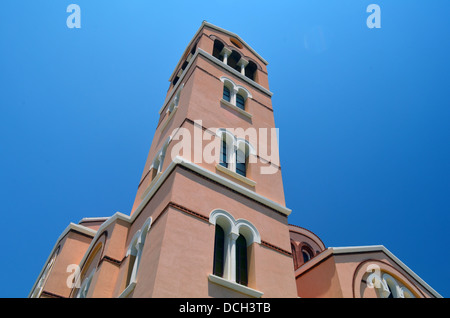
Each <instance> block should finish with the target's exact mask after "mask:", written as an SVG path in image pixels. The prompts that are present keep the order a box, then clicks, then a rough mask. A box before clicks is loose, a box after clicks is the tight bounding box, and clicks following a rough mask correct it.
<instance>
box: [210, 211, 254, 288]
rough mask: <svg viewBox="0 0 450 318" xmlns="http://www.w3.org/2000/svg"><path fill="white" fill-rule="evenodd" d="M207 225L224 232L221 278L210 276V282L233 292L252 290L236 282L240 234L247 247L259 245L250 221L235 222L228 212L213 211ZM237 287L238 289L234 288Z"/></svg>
mask: <svg viewBox="0 0 450 318" xmlns="http://www.w3.org/2000/svg"><path fill="white" fill-rule="evenodd" d="M209 223H210V224H212V225H214V226H216V224H219V225H220V226H221V227H222V228H223V230H224V232H225V233H224V234H225V246H224V250H225V255H224V273H223V277H217V276H216V275H213V274H211V275H210V276H209V278H210V280H211V279H212V281H214V282H215V283H218V284H221V285H224V286H225V287H228V288H232V289H235V290H236V288H238V289H239V291H240V292H243V291H247V292H248V291H249V290H253V289H252V288H249V287H247V286H244V285H241V284H238V283H237V282H236V240H237V238H238V237H239V235H240V234H242V235H243V236H244V237H245V239H246V241H247V247H248V246H250V245H252V244H253V243H257V244H261V236H260V234H259V231H258V230H257V229H256V227H255V226H254V225H253V224H252V223H251V222H250V221H247V220H245V219H237V220H236V219H235V218H234V217H233V216H232V215H231V214H230V213H229V212H227V211H225V210H222V209H215V210H213V211H212V212H211V213H210V214H209ZM237 285H239V286H240V287H236V286H237ZM233 286H234V287H233ZM258 293H260V292H258ZM261 295H262V293H261ZM259 297H260V296H259Z"/></svg>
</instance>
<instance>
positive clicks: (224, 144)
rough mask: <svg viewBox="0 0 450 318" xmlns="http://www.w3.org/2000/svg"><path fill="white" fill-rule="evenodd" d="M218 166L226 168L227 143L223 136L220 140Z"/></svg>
mask: <svg viewBox="0 0 450 318" xmlns="http://www.w3.org/2000/svg"><path fill="white" fill-rule="evenodd" d="M220 165H221V166H224V167H225V168H228V160H227V141H226V137H225V136H223V138H222V146H221V148H220Z"/></svg>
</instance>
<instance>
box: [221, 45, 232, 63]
mask: <svg viewBox="0 0 450 318" xmlns="http://www.w3.org/2000/svg"><path fill="white" fill-rule="evenodd" d="M220 54H221V55H223V62H224V63H225V64H227V63H228V57H229V56H230V54H231V50H230V49H229V48H227V47H224V48H223V49H222V51H221V52H220Z"/></svg>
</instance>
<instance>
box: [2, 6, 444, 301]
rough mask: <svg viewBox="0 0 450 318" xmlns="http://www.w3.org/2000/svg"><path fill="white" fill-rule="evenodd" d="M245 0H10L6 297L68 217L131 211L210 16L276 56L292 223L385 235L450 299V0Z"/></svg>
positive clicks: (352, 235)
mask: <svg viewBox="0 0 450 318" xmlns="http://www.w3.org/2000/svg"><path fill="white" fill-rule="evenodd" d="M70 3H76V4H78V5H79V6H80V7H81V29H69V28H67V26H66V18H67V16H68V15H69V13H67V12H66V8H67V6H68V5H69V4H70ZM370 3H376V4H379V5H380V8H381V29H369V28H368V27H367V26H366V18H367V16H368V15H369V13H366V7H367V6H368V5H369V4H370ZM235 4H236V5H235V7H233V6H231V4H230V3H229V2H226V1H225V2H224V1H160V2H159V3H156V2H154V1H143V0H142V1H137V0H127V1H111V0H110V1H100V0H96V1H85V0H71V1H65V0H59V1H54V0H48V1H31V0H29V1H24V0H3V1H2V5H1V7H0V109H1V116H0V151H1V156H0V167H1V168H0V181H1V183H0V200H1V209H2V210H1V219H2V222H1V227H2V230H1V234H0V235H1V236H0V241H1V244H2V254H3V261H2V264H1V271H0V279H1V280H0V281H1V285H2V288H1V289H0V297H26V296H27V295H28V293H29V291H30V289H31V287H32V285H33V283H34V282H35V280H36V278H37V275H38V274H39V272H40V270H41V268H42V266H43V265H44V262H45V260H46V258H47V257H48V255H49V253H50V251H51V249H52V248H53V245H54V244H55V240H56V239H57V238H58V236H59V235H60V234H61V232H62V231H63V230H64V229H65V227H66V226H67V225H68V224H69V222H75V223H76V222H78V221H79V220H80V219H81V218H83V217H94V216H110V215H112V214H114V213H115V212H117V211H120V212H122V213H127V214H128V213H129V211H130V209H131V206H132V203H133V200H134V195H135V191H136V189H137V185H138V182H139V179H140V177H141V173H142V169H143V166H144V163H145V160H146V157H147V153H148V150H149V147H150V143H151V140H152V137H153V133H154V130H155V128H156V123H157V120H158V110H159V108H160V107H161V105H162V102H163V101H164V97H165V93H166V91H167V88H168V85H169V83H168V78H169V76H170V74H171V73H172V71H173V70H174V67H175V65H176V63H177V62H178V59H179V58H180V57H181V54H182V53H183V51H184V49H185V48H186V45H187V44H188V42H189V41H190V39H191V38H192V37H193V35H194V33H195V32H196V31H197V29H198V28H199V27H200V24H201V22H202V21H203V20H207V21H209V22H211V23H213V24H215V25H218V26H220V27H222V28H225V29H228V30H230V31H232V32H235V33H237V34H239V35H240V36H241V37H242V38H243V39H244V40H245V41H246V42H247V43H249V44H250V45H251V46H252V47H253V48H254V49H255V50H256V51H257V52H258V53H260V54H261V55H262V56H263V57H264V58H265V59H266V60H268V61H269V65H268V71H269V83H270V89H271V91H272V92H273V93H274V96H273V106H274V109H275V121H276V125H277V127H278V128H279V129H280V153H281V164H282V171H283V178H284V187H285V195H286V202H287V206H288V207H289V208H291V209H292V211H293V212H292V214H291V216H290V217H289V222H290V223H292V224H296V225H299V226H302V227H306V228H308V229H310V230H312V231H313V232H315V233H316V234H317V235H319V236H320V237H321V238H322V240H323V241H324V242H325V244H326V246H327V247H332V246H356V245H378V244H380V245H384V246H386V247H387V248H388V249H389V250H390V251H391V252H392V253H394V255H396V256H397V257H398V258H400V260H402V261H403V262H404V263H405V264H407V265H408V266H409V267H410V268H411V269H412V270H413V271H414V272H416V274H418V275H419V276H420V277H421V278H422V279H424V280H425V281H426V282H427V283H428V284H430V285H431V286H432V287H433V288H434V289H435V290H436V291H438V292H439V293H440V294H441V295H443V296H444V297H449V296H450V287H449V286H448V283H449V282H450V279H449V276H450V275H449V271H448V266H449V265H448V263H449V260H450V257H449V250H448V246H449V243H450V240H449V235H448V232H447V229H448V226H449V225H450V224H449V223H450V222H449V213H450V178H449V177H450V124H449V123H450V94H449V80H448V76H449V74H450V62H449V52H450V45H449V39H450V24H449V23H448V12H449V11H450V2H449V1H425V0H421V1H400V0H390V1H381V0H371V1H365V0H359V1H355V0H334V1H331V0H330V1H300V0H296V1H275V2H274V1H239V2H235Z"/></svg>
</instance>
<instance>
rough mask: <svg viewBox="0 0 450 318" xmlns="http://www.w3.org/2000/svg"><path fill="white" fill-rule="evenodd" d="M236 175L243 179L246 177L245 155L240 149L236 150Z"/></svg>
mask: <svg viewBox="0 0 450 318" xmlns="http://www.w3.org/2000/svg"><path fill="white" fill-rule="evenodd" d="M236 173H238V174H240V175H241V176H244V177H245V176H246V175H247V166H246V155H245V153H244V152H243V151H242V150H241V149H238V150H236Z"/></svg>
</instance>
